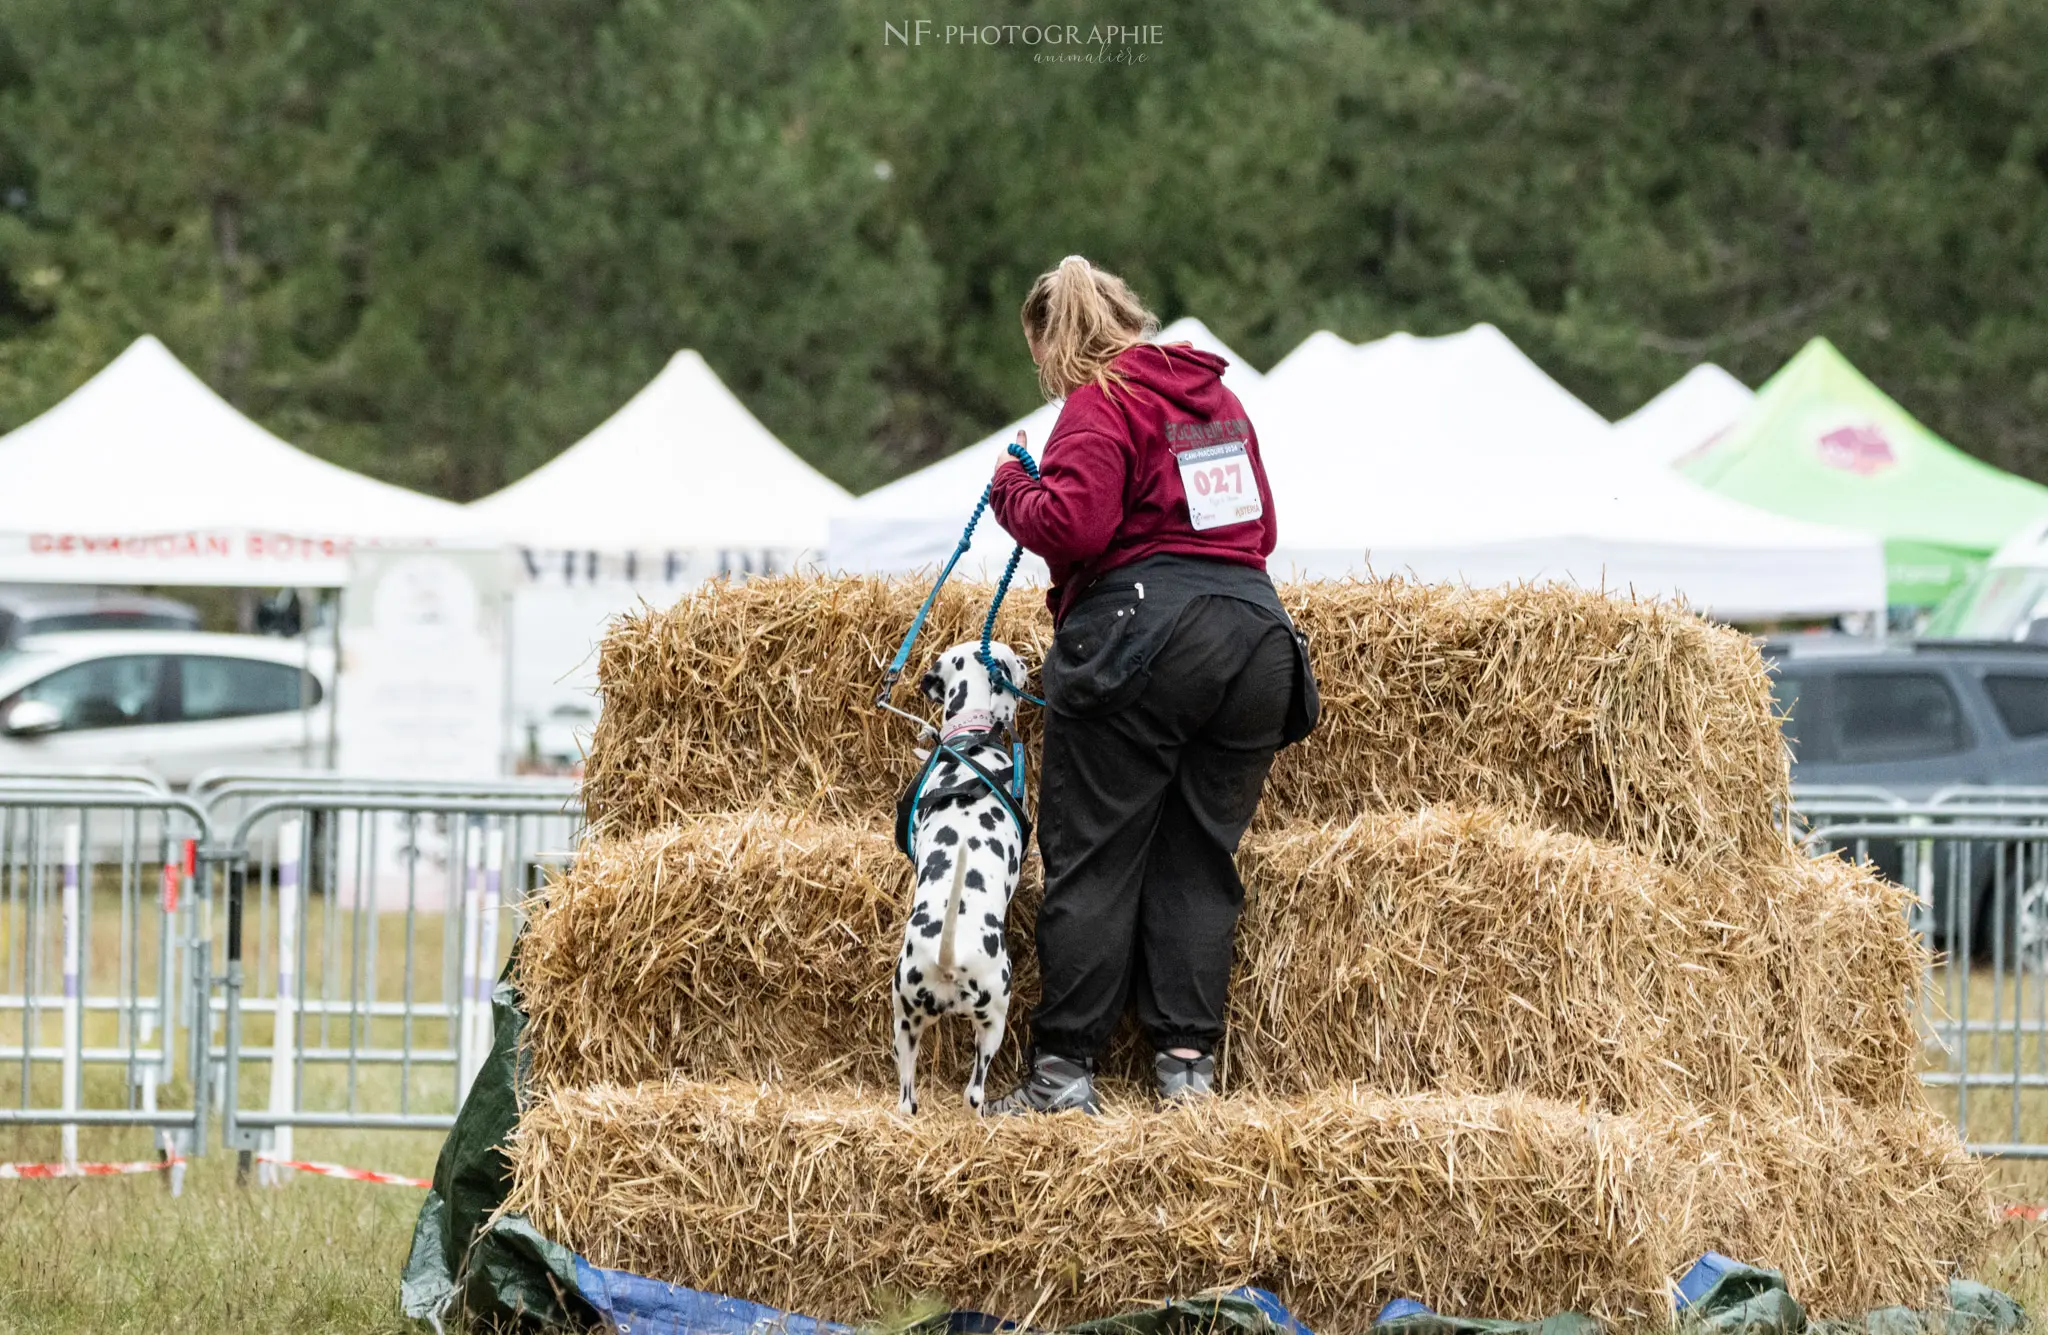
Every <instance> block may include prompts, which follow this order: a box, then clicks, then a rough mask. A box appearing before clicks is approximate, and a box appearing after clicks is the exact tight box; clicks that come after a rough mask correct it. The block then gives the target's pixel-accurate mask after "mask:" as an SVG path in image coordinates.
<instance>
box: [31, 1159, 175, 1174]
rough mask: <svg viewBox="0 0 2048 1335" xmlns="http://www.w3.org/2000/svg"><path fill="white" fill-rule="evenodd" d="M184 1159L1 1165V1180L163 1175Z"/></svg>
mask: <svg viewBox="0 0 2048 1335" xmlns="http://www.w3.org/2000/svg"><path fill="white" fill-rule="evenodd" d="M183 1162H185V1161H184V1160H183V1159H175V1158H174V1159H138V1160H135V1161H134V1162H131V1163H0V1178H22V1179H27V1178H46V1177H121V1176H123V1175H124V1174H127V1173H161V1172H163V1171H164V1170H165V1169H167V1168H169V1167H171V1166H172V1165H173V1164H181V1163H183Z"/></svg>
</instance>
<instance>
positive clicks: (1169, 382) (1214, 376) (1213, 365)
mask: <svg viewBox="0 0 2048 1335" xmlns="http://www.w3.org/2000/svg"><path fill="white" fill-rule="evenodd" d="M1110 365H1111V366H1112V367H1114V368H1115V369H1116V371H1117V373H1118V374H1120V375H1121V376H1123V378H1124V379H1125V380H1126V381H1127V382H1128V383H1130V384H1132V385H1135V386H1139V387H1142V388H1144V389H1149V390H1151V391H1152V392H1153V393H1154V394H1157V395H1158V396H1159V397H1160V398H1162V399H1164V400H1166V402H1167V403H1169V404H1171V405H1172V406H1173V407H1174V408H1177V409H1179V410H1180V411H1182V412H1184V413H1189V414H1192V415H1195V416H1197V417H1199V416H1204V415H1206V409H1207V408H1208V406H1209V405H1211V404H1213V403H1214V402H1215V395H1216V388H1217V385H1218V384H1219V382H1221V381H1222V379H1223V372H1224V371H1225V370H1226V369H1227V368H1228V367H1229V365H1230V363H1229V362H1228V361H1226V360H1224V359H1223V358H1221V357H1219V356H1217V355H1216V354H1215V353H1213V352H1203V351H1202V350H1201V349H1199V348H1197V347H1195V346H1194V345H1193V344H1190V343H1140V344H1138V345H1137V346H1136V347H1132V348H1126V349H1124V350H1123V351H1122V352H1120V353H1118V354H1117V355H1116V360H1114V361H1112V362H1111V363H1110Z"/></svg>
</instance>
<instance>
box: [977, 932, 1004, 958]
mask: <svg viewBox="0 0 2048 1335" xmlns="http://www.w3.org/2000/svg"><path fill="white" fill-rule="evenodd" d="M1002 948H1003V937H1002V933H1000V932H989V933H987V934H986V935H984V936H983V937H982V938H981V953H982V954H984V955H986V956H988V957H989V958H990V959H994V958H995V957H996V955H997V953H998V952H1000V951H1001V950H1002Z"/></svg>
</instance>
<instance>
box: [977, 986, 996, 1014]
mask: <svg viewBox="0 0 2048 1335" xmlns="http://www.w3.org/2000/svg"><path fill="white" fill-rule="evenodd" d="M994 1001H995V998H994V997H993V996H990V995H989V993H988V990H987V989H986V988H984V989H982V993H981V996H980V997H978V998H976V1000H975V1003H974V1008H975V1009H976V1010H981V1011H985V1010H987V1009H988V1008H989V1006H990V1005H991V1004H993V1003H994Z"/></svg>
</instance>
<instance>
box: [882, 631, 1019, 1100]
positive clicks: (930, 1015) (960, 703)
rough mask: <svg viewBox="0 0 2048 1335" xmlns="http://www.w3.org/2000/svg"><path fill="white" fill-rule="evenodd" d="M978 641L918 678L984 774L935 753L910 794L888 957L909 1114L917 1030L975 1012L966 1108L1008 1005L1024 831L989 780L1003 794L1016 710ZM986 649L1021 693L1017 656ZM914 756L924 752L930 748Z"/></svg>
mask: <svg viewBox="0 0 2048 1335" xmlns="http://www.w3.org/2000/svg"><path fill="white" fill-rule="evenodd" d="M980 647H981V646H980V643H979V642H978V641H977V642H970V643H967V644H960V645H955V646H954V647H953V648H951V649H948V650H946V651H945V652H944V653H942V654H940V655H939V657H938V660H937V662H935V663H934V664H933V666H932V669H931V671H929V672H927V673H925V675H924V677H923V679H922V680H921V681H920V682H919V683H918V688H919V689H920V690H921V691H922V692H923V693H924V694H925V696H926V697H928V698H929V699H930V700H931V701H932V702H933V703H934V704H937V705H938V706H939V707H940V709H941V711H942V719H941V722H940V728H939V735H940V739H941V740H942V741H944V742H945V743H946V744H947V745H948V746H951V747H954V748H956V749H957V750H958V751H959V752H960V753H961V754H962V755H964V756H966V757H967V758H968V759H969V760H972V761H973V762H974V763H975V764H976V765H979V766H980V767H981V769H982V771H984V772H985V774H986V775H987V776H988V777H986V778H985V777H984V776H983V774H977V773H976V772H975V771H974V769H973V768H972V767H971V766H969V765H965V764H962V763H961V762H960V761H959V760H957V759H955V758H954V757H953V756H951V755H949V754H947V753H946V752H944V751H940V753H939V755H938V757H937V759H935V760H932V761H931V763H930V767H929V771H928V773H927V774H926V775H925V777H924V782H923V784H922V786H921V788H920V789H918V790H917V791H918V792H920V793H921V794H922V800H921V801H918V802H917V804H916V807H915V809H914V810H915V814H914V816H913V818H912V819H913V821H914V824H913V825H912V827H911V828H912V831H913V834H912V836H911V839H910V847H909V849H908V851H909V852H910V855H911V859H912V861H913V863H914V864H915V866H916V880H915V883H914V886H913V889H912V899H911V911H910V921H909V923H908V924H907V925H906V926H905V927H904V930H903V953H902V956H901V958H899V959H898V960H897V962H896V989H895V990H896V1014H895V1016H894V1017H893V1018H894V1019H895V1022H896V1023H895V1046H896V1070H897V1074H898V1076H899V1077H900V1079H901V1089H902V1101H901V1104H900V1105H899V1106H900V1107H901V1110H902V1111H903V1112H905V1113H914V1112H916V1111H917V1046H918V1040H919V1039H920V1038H922V1037H923V1035H924V1031H925V1027H926V1026H927V1025H929V1024H931V1023H932V1021H934V1020H936V1019H938V1018H939V1017H940V1016H941V1015H945V1014H948V1013H958V1014H963V1015H971V1016H972V1017H973V1018H974V1025H975V1049H974V1073H973V1075H972V1076H971V1077H970V1078H969V1079H968V1082H967V1106H968V1107H969V1108H972V1109H975V1110H977V1111H978V1110H979V1109H980V1108H981V1103H982V1087H983V1085H984V1084H985V1083H986V1081H987V1079H988V1069H989V1064H990V1063H991V1062H993V1061H994V1060H995V1055H996V1052H997V1050H998V1049H999V1048H1001V1047H1002V1044H1003V1028H1004V1025H1005V1023H1006V1022H1007V1021H1008V1018H1009V1012H1010V954H1009V950H1008V949H1007V948H1006V946H1005V945H1004V941H1003V923H1004V919H1005V917H1006V916H1007V914H1008V912H1009V908H1010V896H1011V895H1012V894H1013V893H1015V891H1016V889H1017V873H1018V870H1019V869H1020V868H1021V867H1022V866H1023V865H1024V844H1025V841H1026V839H1027V837H1028V833H1027V829H1026V828H1025V827H1023V826H1020V823H1019V820H1018V819H1017V818H1016V817H1015V816H1013V815H1012V808H1011V807H1010V806H1008V805H1006V804H1005V801H1004V797H999V796H998V795H997V793H996V790H995V788H992V787H991V786H990V784H989V782H988V778H993V779H994V780H995V781H996V784H997V785H999V786H1001V787H1002V788H1003V790H1004V796H1005V797H1006V796H1007V794H1008V785H1009V783H1010V775H1011V756H1010V749H1009V745H1008V742H1007V739H1006V734H1005V731H1004V729H1005V728H1006V727H1007V726H1008V725H1009V724H1010V723H1011V722H1012V721H1013V720H1014V719H1015V717H1016V713H1017V697H1016V696H1015V695H1013V694H1011V693H1010V692H1008V691H1005V690H1001V689H999V688H998V687H996V686H995V685H994V684H993V683H992V682H991V681H990V680H989V672H988V669H987V668H986V667H985V666H983V664H982V662H981V660H980V658H979V657H978V654H979V650H980ZM989 654H990V657H992V658H993V659H994V660H995V661H996V662H997V663H999V664H1001V665H1002V668H1003V670H1004V672H1006V673H1007V674H1008V675H1009V679H1010V680H1011V681H1012V682H1014V683H1015V684H1016V685H1017V686H1018V687H1019V688H1020V689H1022V688H1024V687H1025V686H1026V677H1025V672H1024V663H1023V660H1022V659H1020V658H1019V657H1018V656H1017V654H1016V653H1015V651H1013V650H1012V649H1010V647H1009V646H1008V645H1004V644H991V645H990V646H989ZM921 754H923V755H924V756H925V757H926V758H927V759H929V758H930V753H929V752H923V753H921ZM1021 805H1022V804H1021V803H1020V804H1018V812H1019V815H1021Z"/></svg>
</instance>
